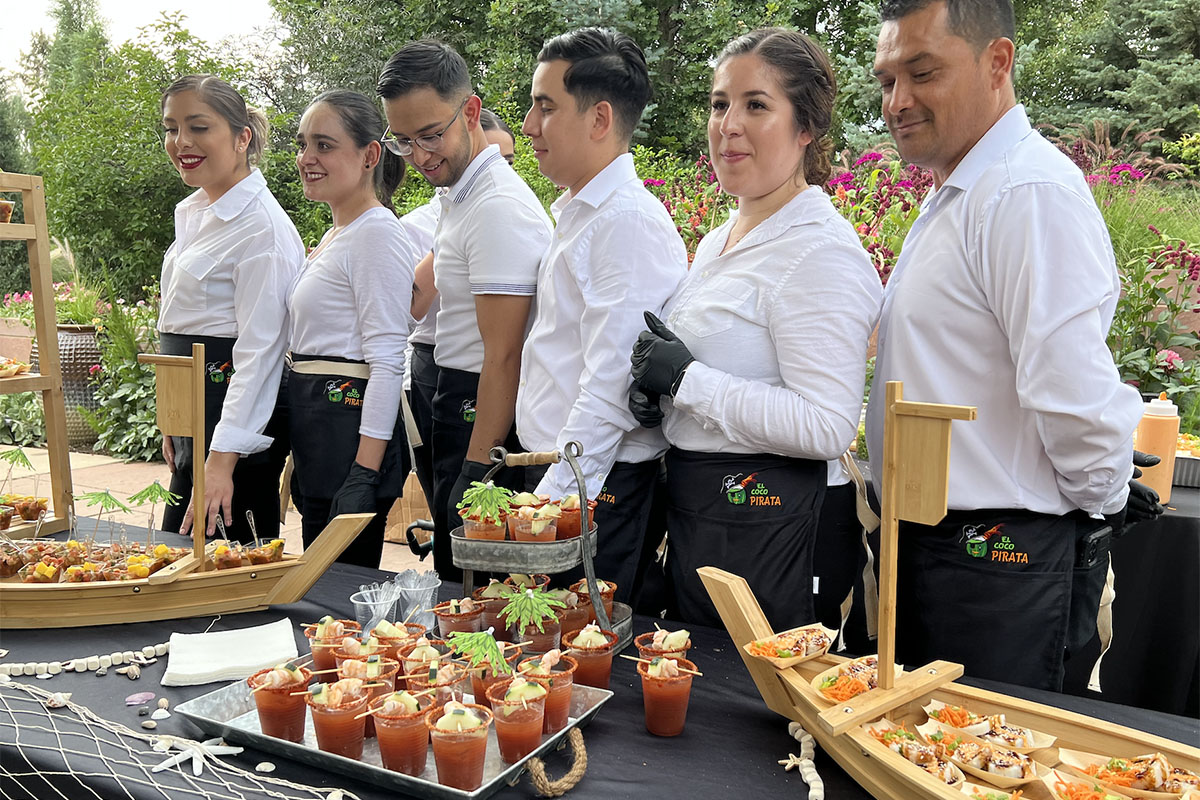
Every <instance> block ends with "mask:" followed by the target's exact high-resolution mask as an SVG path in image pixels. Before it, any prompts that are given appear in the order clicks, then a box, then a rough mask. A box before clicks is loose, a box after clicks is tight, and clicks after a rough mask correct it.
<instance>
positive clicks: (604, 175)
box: [564, 153, 638, 208]
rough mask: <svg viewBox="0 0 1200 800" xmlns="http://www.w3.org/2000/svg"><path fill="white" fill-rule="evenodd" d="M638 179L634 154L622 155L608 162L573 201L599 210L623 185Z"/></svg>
mask: <svg viewBox="0 0 1200 800" xmlns="http://www.w3.org/2000/svg"><path fill="white" fill-rule="evenodd" d="M637 179H638V176H637V169H636V168H635V167H634V166H633V153H622V154H621V155H619V156H617V157H616V158H614V159H613V160H612V161H610V162H608V166H606V167H605V168H604V169H602V170H600V171H599V172H598V173H596V176H595V177H594V178H592V179H591V180H590V181H588V182H587V183H586V184H585V185H584V187H583V188H582V189H580V190H579V193H578V194H576V195H574V196H573V197H572V198H571V199H573V200H578V201H579V202H581V203H587V204H588V205H589V206H591V207H592V208H599V207H600V204H601V203H603V202H604V201H605V200H607V199H608V198H609V195H611V194H612V193H613V192H615V191H616V190H617V189H619V188H621V186H622V185H623V184H625V183H628V182H629V181H636V180H637ZM565 196H566V195H564V197H565Z"/></svg>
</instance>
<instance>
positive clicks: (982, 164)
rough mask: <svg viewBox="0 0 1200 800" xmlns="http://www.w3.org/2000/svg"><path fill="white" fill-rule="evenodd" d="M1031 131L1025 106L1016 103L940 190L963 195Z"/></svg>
mask: <svg viewBox="0 0 1200 800" xmlns="http://www.w3.org/2000/svg"><path fill="white" fill-rule="evenodd" d="M1031 130H1033V128H1032V127H1031V126H1030V125H1029V117H1028V116H1027V115H1026V114H1025V106H1023V105H1021V104H1020V103H1018V104H1017V105H1015V106H1013V107H1012V108H1010V109H1009V110H1008V111H1007V112H1005V114H1004V116H1002V117H1000V119H998V120H996V122H995V123H994V124H993V125H992V127H990V128H988V131H987V133H985V134H984V135H983V138H981V139H980V140H979V141H978V142H976V143H975V146H974V147H972V148H971V149H970V150H969V151H967V154H966V155H965V156H963V160H962V161H960V162H958V166H956V167H955V168H954V171H953V172H951V173H950V177H948V178H946V183H945V184H943V186H953V187H955V188H956V189H962V190H963V191H966V190H967V189H970V188H971V187H972V186H973V185H974V184H975V181H977V180H978V179H979V176H980V175H982V174H983V171H984V170H985V169H987V168H988V167H989V166H990V165H991V164H992V163H994V162H995V161H996V159H998V158H1000V157H1001V156H1003V155H1004V154H1005V153H1007V152H1008V151H1009V150H1010V149H1011V148H1012V147H1013V145H1015V144H1016V143H1017V142H1019V141H1021V140H1022V139H1024V138H1025V137H1026V136H1027V135H1029V132H1030V131H1031Z"/></svg>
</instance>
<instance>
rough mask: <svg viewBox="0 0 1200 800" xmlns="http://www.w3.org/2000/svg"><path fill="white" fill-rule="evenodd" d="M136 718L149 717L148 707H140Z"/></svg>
mask: <svg viewBox="0 0 1200 800" xmlns="http://www.w3.org/2000/svg"><path fill="white" fill-rule="evenodd" d="M138 716H139V717H148V716H150V707H149V706H142V707H141V708H139V709H138Z"/></svg>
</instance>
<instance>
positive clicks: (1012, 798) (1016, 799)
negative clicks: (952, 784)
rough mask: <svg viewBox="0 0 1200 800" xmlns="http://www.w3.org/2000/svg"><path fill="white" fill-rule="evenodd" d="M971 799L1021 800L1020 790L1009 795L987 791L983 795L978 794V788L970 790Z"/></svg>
mask: <svg viewBox="0 0 1200 800" xmlns="http://www.w3.org/2000/svg"><path fill="white" fill-rule="evenodd" d="M971 797H972V798H975V799H976V800H989V799H990V798H993V797H1007V798H1008V800H1021V790H1020V789H1018V790H1017V791H1015V792H1013V793H1012V794H1009V793H1008V792H1001V791H991V790H988V791H986V792H984V793H983V794H980V793H979V787H975V788H974V789H972V790H971Z"/></svg>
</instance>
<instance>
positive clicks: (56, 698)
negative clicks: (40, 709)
mask: <svg viewBox="0 0 1200 800" xmlns="http://www.w3.org/2000/svg"><path fill="white" fill-rule="evenodd" d="M70 699H71V693H70V692H55V693H54V694H52V695H50V697H48V698H47V699H46V708H63V707H65V706H66V705H67V701H68V700H70Z"/></svg>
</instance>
